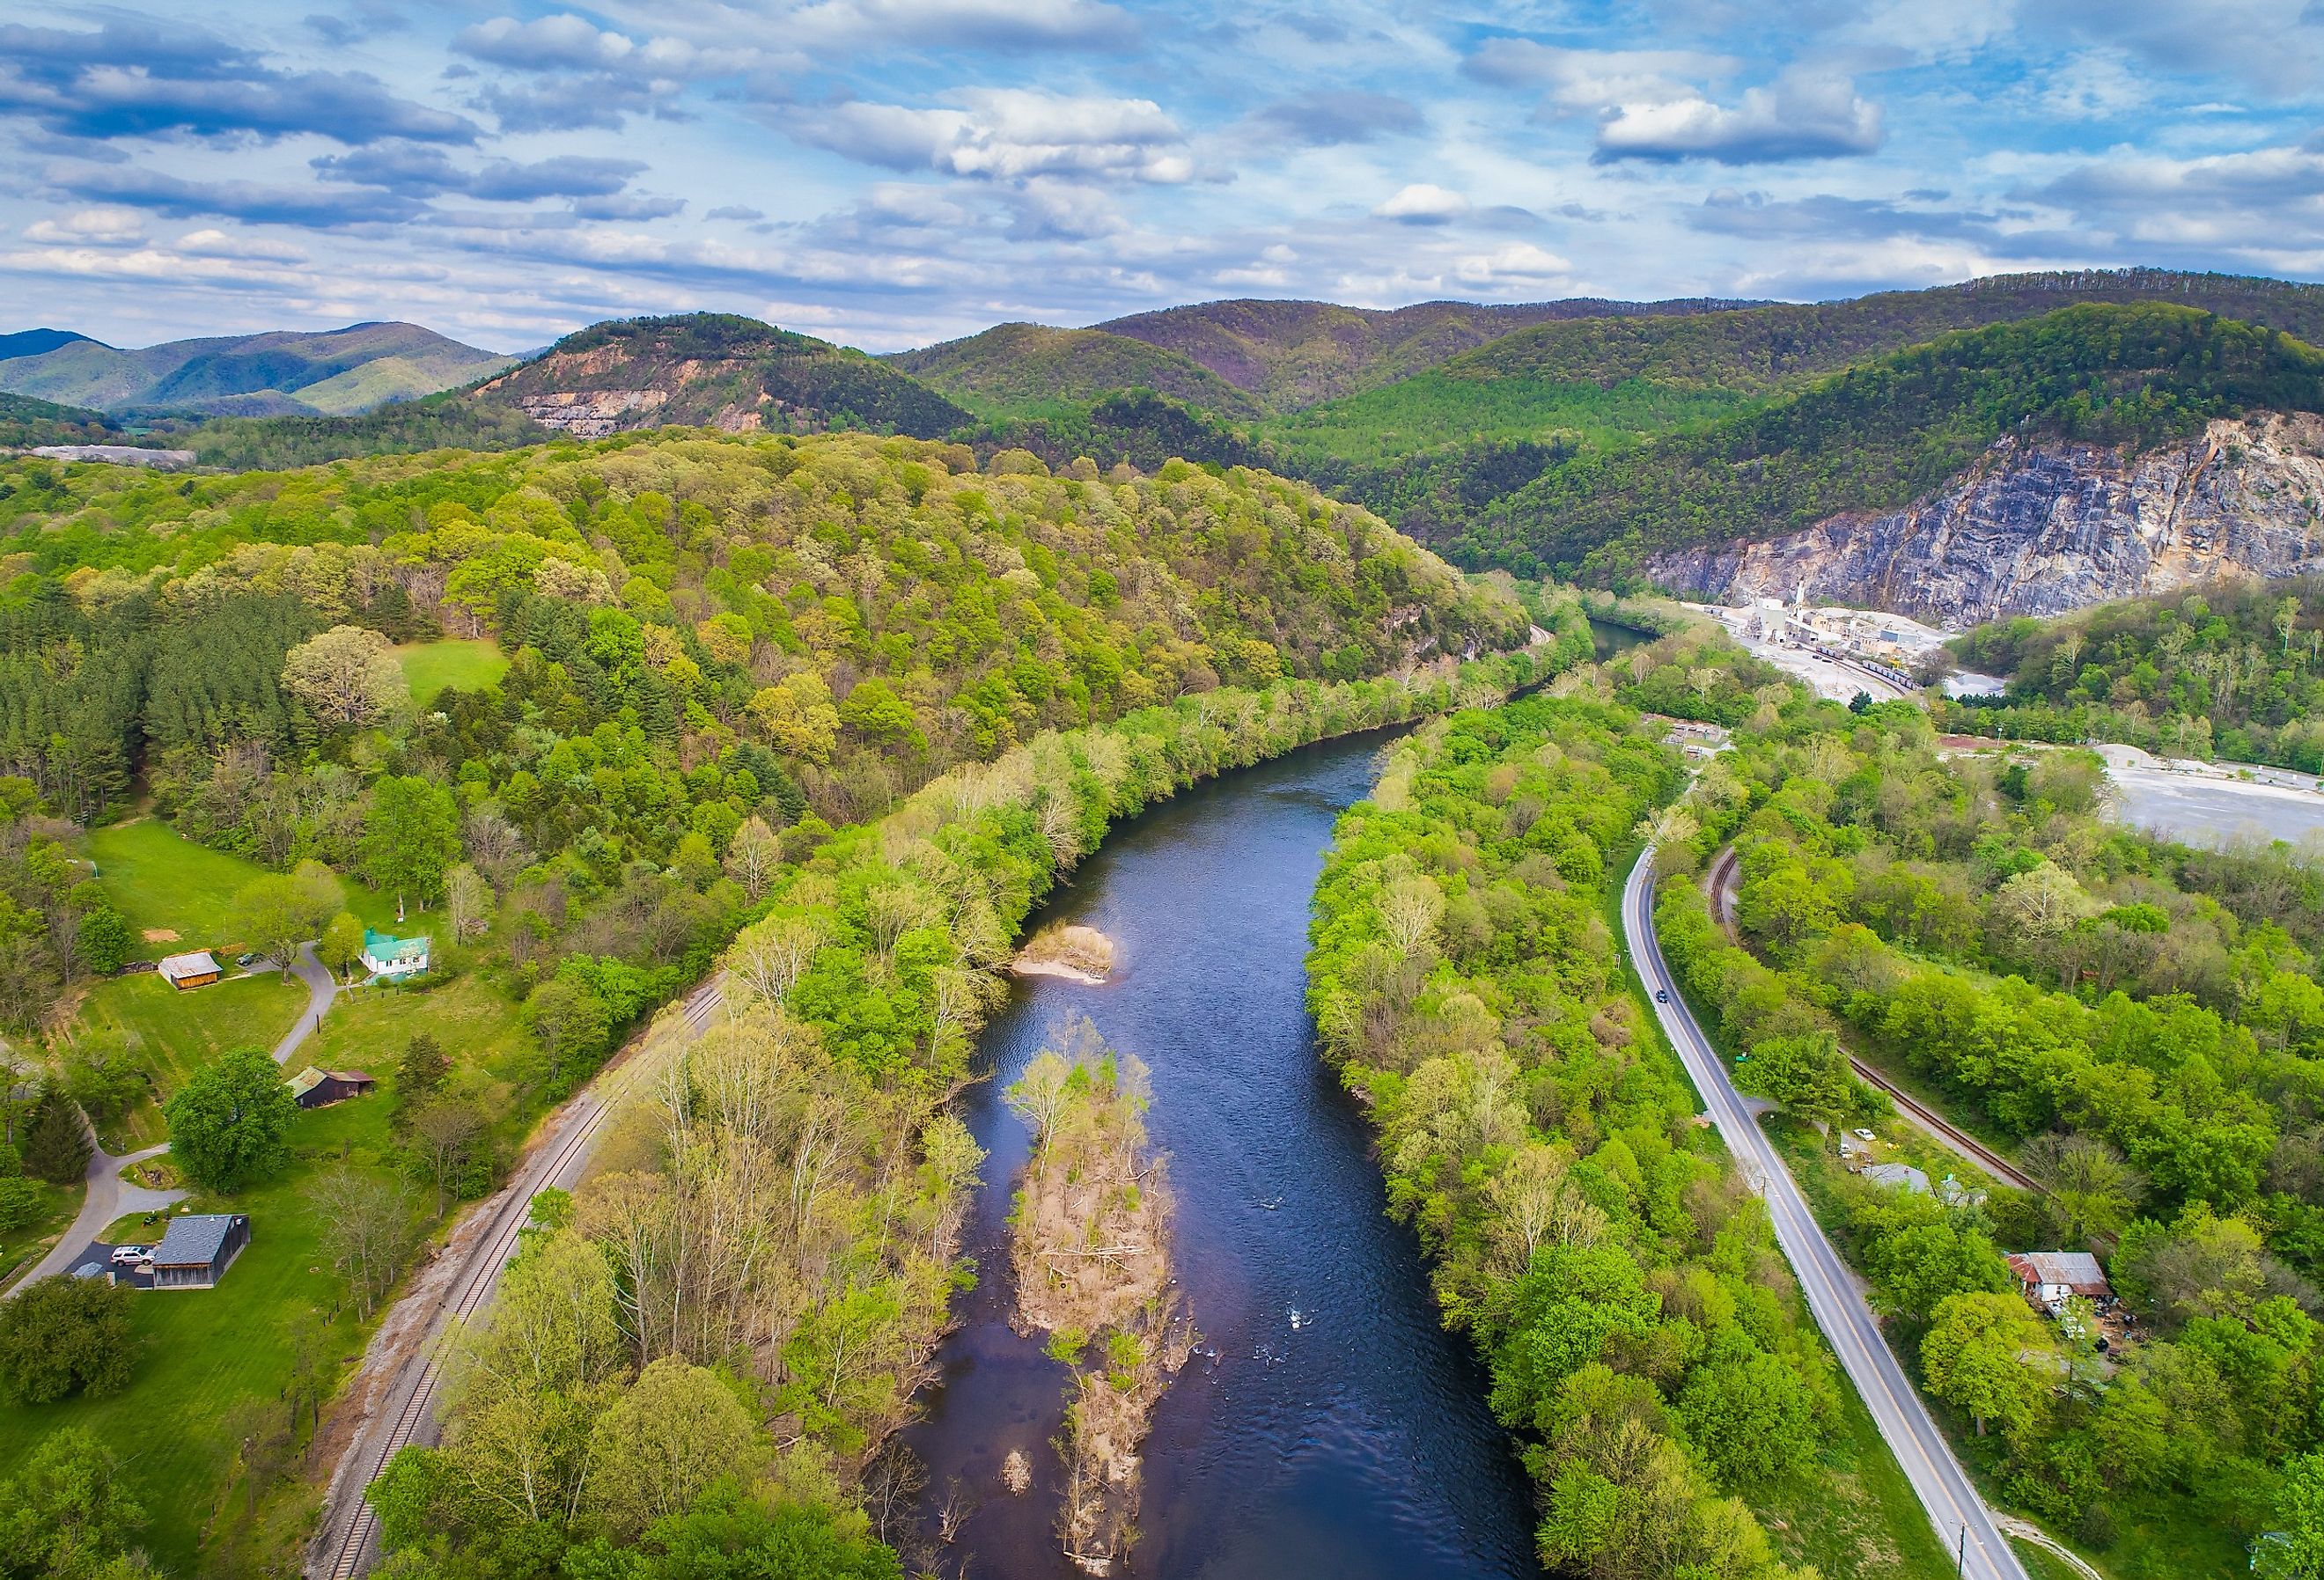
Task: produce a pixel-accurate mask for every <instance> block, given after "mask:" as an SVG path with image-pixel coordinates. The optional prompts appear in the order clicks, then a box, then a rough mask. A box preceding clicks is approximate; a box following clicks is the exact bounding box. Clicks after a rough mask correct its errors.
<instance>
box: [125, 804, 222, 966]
mask: <svg viewBox="0 0 2324 1580" xmlns="http://www.w3.org/2000/svg"><path fill="white" fill-rule="evenodd" d="M88 855H89V859H90V860H91V861H94V862H95V863H96V864H97V882H98V884H99V885H100V886H102V887H103V888H104V890H105V894H106V899H108V900H110V901H113V908H114V909H115V910H118V911H119V912H121V914H122V916H123V917H124V918H125V919H127V921H128V923H129V931H130V939H131V943H132V946H133V947H134V949H135V951H136V953H137V956H138V957H139V958H141V959H145V960H158V959H160V958H161V956H164V955H173V954H176V953H178V952H179V951H180V950H181V949H210V948H221V947H227V946H229V945H233V944H235V943H237V942H239V940H238V939H235V938H230V937H228V936H227V931H228V925H227V920H226V912H227V910H228V909H229V908H230V907H231V906H232V905H233V904H234V897H235V892H236V891H237V890H239V889H240V888H241V887H242V886H243V885H244V883H247V882H250V881H251V880H252V879H253V878H255V877H258V876H259V875H260V874H262V873H264V872H265V871H266V869H265V868H264V867H262V866H260V865H259V864H257V863H256V862H254V861H246V860H244V858H243V857H241V856H238V855H229V854H227V853H226V852H225V851H222V850H212V849H211V848H210V847H209V846H208V845H196V844H195V843H194V842H193V841H192V840H190V839H187V838H184V837H182V836H180V834H179V833H178V831H177V830H176V829H174V828H172V827H170V826H169V825H168V824H167V823H164V822H163V821H161V819H160V818H138V819H136V820H135V821H134V822H130V823H114V824H109V825H107V826H106V827H102V828H92V829H90V830H89V832H88ZM149 931H151V932H163V933H173V934H175V935H176V937H175V938H152V939H148V938H146V937H145V936H144V935H145V934H146V933H147V932H149Z"/></svg>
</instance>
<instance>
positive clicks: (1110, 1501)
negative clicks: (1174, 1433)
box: [1008, 1016, 1194, 1575]
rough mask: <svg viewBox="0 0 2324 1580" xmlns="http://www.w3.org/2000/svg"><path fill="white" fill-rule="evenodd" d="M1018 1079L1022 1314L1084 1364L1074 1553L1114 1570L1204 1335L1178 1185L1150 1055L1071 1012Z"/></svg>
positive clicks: (1070, 1464)
mask: <svg viewBox="0 0 2324 1580" xmlns="http://www.w3.org/2000/svg"><path fill="white" fill-rule="evenodd" d="M1052 1040H1053V1045H1052V1046H1051V1047H1049V1048H1046V1049H1042V1051H1041V1052H1040V1053H1038V1054H1037V1055H1036V1056H1035V1057H1034V1058H1033V1060H1032V1062H1031V1063H1030V1064H1029V1065H1028V1066H1027V1067H1026V1069H1025V1073H1024V1075H1023V1076H1021V1077H1019V1079H1018V1081H1017V1082H1016V1083H1015V1084H1014V1085H1013V1086H1010V1088H1009V1092H1008V1098H1009V1105H1010V1108H1012V1109H1013V1110H1015V1111H1016V1113H1018V1114H1019V1117H1021V1118H1023V1119H1024V1121H1025V1122H1026V1123H1028V1125H1030V1126H1031V1127H1032V1129H1033V1133H1034V1149H1033V1158H1032V1161H1031V1162H1030V1163H1028V1165H1027V1166H1026V1169H1025V1174H1024V1178H1023V1181H1022V1184H1021V1185H1020V1187H1019V1190H1018V1194H1017V1203H1016V1209H1015V1212H1014V1213H1013V1215H1012V1216H1011V1218H1010V1228H1011V1236H1010V1251H1011V1254H1012V1258H1013V1260H1014V1262H1015V1265H1016V1273H1017V1322H1018V1325H1019V1327H1020V1328H1022V1329H1023V1330H1024V1331H1026V1332H1028V1333H1029V1332H1034V1331H1039V1332H1043V1333H1047V1335H1049V1344H1048V1350H1049V1354H1052V1355H1053V1356H1055V1357H1056V1359H1057V1360H1059V1361H1061V1362H1063V1363H1065V1364H1066V1365H1068V1366H1070V1367H1072V1368H1073V1372H1074V1378H1073V1383H1072V1385H1071V1395H1072V1397H1071V1400H1070V1402H1069V1403H1068V1404H1067V1405H1066V1408H1065V1431H1064V1433H1063V1434H1062V1435H1061V1436H1060V1437H1059V1438H1058V1439H1057V1451H1058V1453H1059V1455H1061V1456H1062V1457H1063V1458H1064V1460H1065V1505H1064V1508H1063V1509H1062V1510H1061V1511H1059V1514H1058V1519H1057V1538H1058V1541H1059V1543H1060V1544H1061V1546H1062V1547H1063V1548H1064V1550H1065V1556H1066V1557H1069V1558H1071V1559H1073V1561H1074V1563H1075V1564H1077V1565H1079V1566H1081V1567H1082V1568H1083V1569H1084V1570H1085V1571H1087V1572H1088V1573H1090V1574H1092V1575H1105V1574H1110V1573H1111V1571H1112V1568H1113V1566H1114V1564H1115V1563H1116V1562H1117V1561H1118V1560H1119V1559H1120V1558H1121V1557H1123V1556H1124V1555H1126V1554H1127V1553H1128V1552H1129V1550H1130V1544H1131V1543H1132V1541H1134V1540H1135V1538H1136V1520H1137V1517H1138V1498H1139V1486H1140V1479H1141V1478H1140V1474H1139V1472H1140V1461H1139V1452H1138V1450H1139V1444H1140V1443H1142V1442H1143V1441H1144V1439H1145V1437H1146V1429H1147V1425H1148V1420H1149V1418H1151V1416H1152V1414H1153V1409H1154V1405H1155V1403H1156V1401H1157V1400H1159V1399H1160V1398H1161V1397H1162V1393H1163V1391H1164V1390H1165V1389H1167V1388H1168V1387H1169V1386H1170V1379H1171V1378H1172V1376H1173V1375H1175V1374H1176V1372H1177V1370H1178V1368H1179V1367H1180V1366H1182V1365H1184V1364H1185V1361H1186V1356H1187V1354H1188V1353H1189V1352H1190V1351H1191V1350H1192V1349H1193V1347H1194V1324H1193V1322H1192V1320H1191V1319H1190V1318H1189V1317H1187V1315H1186V1313H1185V1311H1184V1309H1183V1308H1182V1307H1181V1304H1180V1302H1179V1298H1178V1294H1177V1289H1176V1285H1175V1284H1174V1283H1173V1281H1172V1279H1171V1276H1170V1205H1171V1204H1170V1195H1169V1191H1168V1189H1167V1186H1166V1185H1165V1182H1164V1178H1163V1177H1164V1167H1163V1160H1162V1159H1161V1158H1159V1157H1158V1156H1157V1155H1155V1153H1154V1152H1153V1150H1151V1149H1150V1148H1149V1147H1148V1145H1147V1138H1146V1124H1145V1113H1146V1109H1147V1105H1148V1102H1149V1101H1150V1093H1149V1089H1148V1084H1147V1078H1146V1076H1147V1072H1146V1067H1145V1066H1144V1065H1142V1064H1140V1063H1139V1062H1138V1060H1137V1059H1135V1058H1118V1057H1117V1056H1116V1055H1115V1053H1114V1052H1113V1050H1112V1049H1109V1048H1107V1047H1106V1046H1105V1043H1104V1041H1103V1039H1101V1038H1100V1037H1099V1036H1098V1032H1097V1028H1096V1027H1095V1026H1093V1025H1092V1024H1091V1023H1090V1021H1089V1020H1088V1019H1087V1018H1086V1017H1084V1016H1076V1017H1074V1019H1072V1020H1070V1021H1067V1022H1066V1023H1065V1026H1064V1027H1063V1028H1062V1029H1061V1030H1059V1032H1058V1033H1057V1035H1056V1037H1055V1038H1054V1039H1052Z"/></svg>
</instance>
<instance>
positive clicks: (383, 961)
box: [363, 928, 428, 977]
mask: <svg viewBox="0 0 2324 1580" xmlns="http://www.w3.org/2000/svg"><path fill="white" fill-rule="evenodd" d="M363 963H364V966H366V967H368V968H369V969H370V971H371V974H372V975H374V976H386V977H398V976H417V975H420V973H421V972H423V971H425V970H427V969H428V935H427V934H425V933H422V934H420V936H419V937H417V938H397V937H396V936H395V935H394V934H393V933H383V932H374V930H372V929H370V928H365V929H364V947H363Z"/></svg>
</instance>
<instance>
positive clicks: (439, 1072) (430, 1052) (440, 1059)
mask: <svg viewBox="0 0 2324 1580" xmlns="http://www.w3.org/2000/svg"><path fill="white" fill-rule="evenodd" d="M451 1073H452V1061H451V1060H450V1059H448V1058H445V1057H444V1050H443V1049H441V1048H440V1047H438V1046H437V1042H436V1039H434V1038H433V1037H430V1036H429V1035H428V1034H427V1033H426V1032H424V1031H423V1032H421V1033H420V1035H419V1036H417V1037H414V1038H413V1039H411V1045H410V1047H409V1048H406V1049H404V1050H403V1062H402V1063H401V1064H399V1065H398V1066H396V1067H395V1095H396V1097H397V1098H398V1099H399V1100H400V1101H401V1102H402V1103H404V1104H416V1103H418V1102H419V1101H420V1099H421V1098H423V1097H427V1096H429V1095H433V1094H434V1093H435V1092H437V1091H438V1089H440V1088H441V1087H442V1086H443V1085H444V1077H445V1076H447V1075H449V1074H451Z"/></svg>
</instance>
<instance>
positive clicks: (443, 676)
mask: <svg viewBox="0 0 2324 1580" xmlns="http://www.w3.org/2000/svg"><path fill="white" fill-rule="evenodd" d="M395 657H396V661H397V662H399V663H401V665H402V666H403V680H404V684H406V685H408V686H410V688H411V700H412V701H414V702H431V701H433V700H435V697H436V693H438V691H441V690H442V689H444V688H445V687H447V686H452V687H457V688H459V689H460V690H462V691H481V690H483V689H484V688H485V687H487V686H490V685H492V684H493V682H495V681H497V680H498V679H500V678H501V677H502V676H503V675H505V674H506V673H508V667H509V661H508V657H507V655H506V654H504V653H503V652H502V651H501V650H500V645H499V644H498V643H497V642H493V640H492V639H491V638H490V637H478V638H477V639H475V641H473V642H469V641H462V640H460V639H458V638H457V637H452V638H447V639H446V640H444V641H442V642H406V643H405V644H404V645H402V646H401V647H399V648H397V649H396V650H395Z"/></svg>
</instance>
